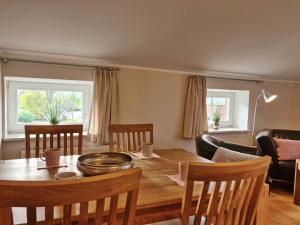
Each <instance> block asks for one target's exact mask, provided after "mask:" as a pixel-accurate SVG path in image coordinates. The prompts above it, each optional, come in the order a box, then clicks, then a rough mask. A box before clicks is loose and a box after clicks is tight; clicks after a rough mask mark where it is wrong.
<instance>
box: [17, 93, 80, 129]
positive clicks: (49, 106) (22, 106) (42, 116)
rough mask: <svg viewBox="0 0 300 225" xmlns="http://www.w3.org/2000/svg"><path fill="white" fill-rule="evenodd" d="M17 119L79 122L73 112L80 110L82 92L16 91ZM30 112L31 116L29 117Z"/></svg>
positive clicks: (55, 122) (21, 120)
mask: <svg viewBox="0 0 300 225" xmlns="http://www.w3.org/2000/svg"><path fill="white" fill-rule="evenodd" d="M18 97H19V98H18V121H19V122H32V121H48V122H50V123H52V124H57V123H59V122H60V121H72V122H80V120H79V119H78V118H73V116H72V115H73V113H75V112H76V111H82V93H80V92H60V91H30V90H24V91H23V90H22V91H19V93H18ZM30 113H31V116H32V117H30Z"/></svg>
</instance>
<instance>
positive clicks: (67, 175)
mask: <svg viewBox="0 0 300 225" xmlns="http://www.w3.org/2000/svg"><path fill="white" fill-rule="evenodd" d="M54 177H55V178H56V179H57V180H72V179H76V178H77V177H78V176H77V173H75V172H71V171H70V172H61V173H57V174H55V175H54Z"/></svg>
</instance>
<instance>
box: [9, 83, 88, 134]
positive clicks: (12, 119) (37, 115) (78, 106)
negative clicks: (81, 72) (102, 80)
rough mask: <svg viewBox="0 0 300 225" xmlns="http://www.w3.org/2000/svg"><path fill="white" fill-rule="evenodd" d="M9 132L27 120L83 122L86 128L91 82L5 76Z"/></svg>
mask: <svg viewBox="0 0 300 225" xmlns="http://www.w3.org/2000/svg"><path fill="white" fill-rule="evenodd" d="M5 83H6V121H7V132H8V133H14V132H23V131H24V124H48V123H49V121H53V122H55V120H58V121H59V122H60V123H62V124H72V123H73V124H74V123H75V124H76V123H77V124H78V123H83V125H84V129H85V130H86V129H87V126H88V121H89V111H90V105H91V93H92V82H91V81H73V80H53V79H34V78H16V77H5Z"/></svg>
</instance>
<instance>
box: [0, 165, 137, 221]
mask: <svg viewBox="0 0 300 225" xmlns="http://www.w3.org/2000/svg"><path fill="white" fill-rule="evenodd" d="M141 173H142V171H141V169H140V168H134V169H130V170H128V171H121V172H116V173H113V174H107V175H102V176H93V177H86V178H80V179H75V180H54V181H3V180H2V181H0V199H1V201H0V212H1V213H0V224H1V225H11V224H12V223H13V221H12V220H13V218H12V215H11V207H25V208H26V209H27V224H28V225H36V224H37V218H36V210H37V207H45V224H46V225H53V224H54V223H55V224H56V223H57V222H58V221H55V219H54V217H55V213H58V214H59V215H60V214H61V215H62V217H63V219H62V220H63V221H62V224H63V225H71V221H72V220H73V219H74V217H73V216H74V215H72V213H74V211H76V210H72V208H73V209H74V208H75V206H74V204H76V207H78V205H77V204H80V206H79V207H80V210H79V215H78V217H77V218H79V225H87V224H97V225H101V224H103V223H104V222H107V224H108V225H115V224H117V221H123V223H118V224H123V225H133V224H134V219H135V210H136V204H137V196H138V190H139V185H140V177H141ZM121 194H123V195H121ZM121 196H122V197H124V198H125V197H126V198H125V199H124V206H120V205H121V204H120V202H121V198H120V199H119V197H121ZM94 200H96V202H95V204H96V206H95V214H94V217H93V218H92V219H91V216H90V215H89V201H94ZM91 205H92V204H91ZM57 206H59V207H63V208H61V209H59V208H55V210H54V207H57ZM123 207H124V208H125V211H124V214H123V218H122V219H121V220H120V218H119V217H120V215H119V212H120V208H122V209H124V208H123ZM58 209H59V210H58ZM39 210H40V209H39ZM90 211H91V210H90ZM121 211H122V210H121ZM117 215H118V217H117ZM56 216H57V215H56ZM43 224H44V223H43ZM76 224H77V223H76Z"/></svg>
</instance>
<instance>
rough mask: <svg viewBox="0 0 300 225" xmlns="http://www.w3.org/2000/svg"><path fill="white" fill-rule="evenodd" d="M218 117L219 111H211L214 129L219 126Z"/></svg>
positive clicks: (219, 115)
mask: <svg viewBox="0 0 300 225" xmlns="http://www.w3.org/2000/svg"><path fill="white" fill-rule="evenodd" d="M220 118H221V114H220V111H219V110H218V109H216V110H215V111H214V113H213V116H212V121H213V122H214V127H213V128H214V129H216V130H218V129H219V127H220Z"/></svg>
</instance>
